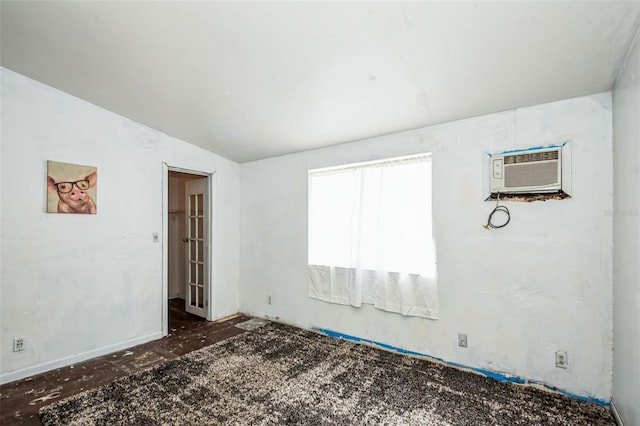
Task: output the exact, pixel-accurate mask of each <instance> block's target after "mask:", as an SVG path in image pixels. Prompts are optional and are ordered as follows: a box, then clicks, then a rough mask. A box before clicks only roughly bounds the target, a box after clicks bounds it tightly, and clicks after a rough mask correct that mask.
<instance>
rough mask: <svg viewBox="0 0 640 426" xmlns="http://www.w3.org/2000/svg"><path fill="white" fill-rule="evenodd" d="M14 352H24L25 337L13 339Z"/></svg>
mask: <svg viewBox="0 0 640 426" xmlns="http://www.w3.org/2000/svg"><path fill="white" fill-rule="evenodd" d="M13 351H14V352H22V351H24V337H14V338H13Z"/></svg>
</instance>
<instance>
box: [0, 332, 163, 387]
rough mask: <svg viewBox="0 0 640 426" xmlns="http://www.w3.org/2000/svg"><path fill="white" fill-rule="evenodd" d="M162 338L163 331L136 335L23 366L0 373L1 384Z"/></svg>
mask: <svg viewBox="0 0 640 426" xmlns="http://www.w3.org/2000/svg"><path fill="white" fill-rule="evenodd" d="M160 338H162V332H157V333H152V334H149V335H146V336H142V337H136V338H135V339H130V340H125V341H124V342H119V343H116V344H115V345H110V346H105V347H102V348H99V349H93V350H91V351H87V352H83V353H81V354H76V355H72V356H69V357H65V358H60V359H57V360H54V361H49V362H45V363H42V364H38V365H34V366H31V367H27V368H23V369H20V370H16V371H11V372H8V373H4V374H0V384H2V385H3V384H5V383H9V382H13V381H16V380H20V379H24V378H25V377H29V376H33V375H35V374H40V373H44V372H46V371H51V370H55V369H56V368H60V367H66V366H68V365H72V364H76V363H78V362H82V361H86V360H88V359H91V358H96V357H99V356H102V355H106V354H110V353H112V352H117V351H120V350H122V349H127V348H130V347H133V346H137V345H141V344H143V343H147V342H150V341H151V340H156V339H160Z"/></svg>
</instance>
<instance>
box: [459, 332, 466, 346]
mask: <svg viewBox="0 0 640 426" xmlns="http://www.w3.org/2000/svg"><path fill="white" fill-rule="evenodd" d="M458 346H460V347H462V348H466V347H467V335H466V334H462V333H460V334H458Z"/></svg>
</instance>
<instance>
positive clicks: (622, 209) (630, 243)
mask: <svg viewBox="0 0 640 426" xmlns="http://www.w3.org/2000/svg"><path fill="white" fill-rule="evenodd" d="M613 107H614V109H613V182H614V199H613V247H614V249H613V253H614V261H613V329H614V346H613V347H614V350H613V390H612V399H613V403H614V406H615V408H616V409H617V411H618V413H619V415H620V417H621V418H622V420H623V421H624V424H625V425H640V166H639V165H640V32H639V33H638V34H637V35H636V40H635V44H634V45H633V47H632V48H631V51H630V56H629V57H628V61H627V63H626V66H625V68H624V70H623V72H622V73H621V75H620V76H619V77H618V79H617V81H616V84H615V87H614V91H613Z"/></svg>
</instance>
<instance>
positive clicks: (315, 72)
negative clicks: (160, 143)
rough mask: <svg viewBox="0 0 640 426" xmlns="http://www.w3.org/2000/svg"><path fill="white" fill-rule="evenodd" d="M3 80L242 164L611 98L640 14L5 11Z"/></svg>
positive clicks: (145, 5)
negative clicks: (13, 77) (74, 100)
mask: <svg viewBox="0 0 640 426" xmlns="http://www.w3.org/2000/svg"><path fill="white" fill-rule="evenodd" d="M0 7H1V9H0V11H1V19H2V21H1V50H0V60H1V64H2V66H3V67H6V68H8V69H11V70H14V71H16V72H18V73H21V74H23V75H26V76H28V77H31V78H34V79H36V80H39V81H41V82H43V83H46V84H48V85H51V86H53V87H56V88H58V89H60V90H63V91H65V92H68V93H70V94H73V95H75V96H78V97H80V98H82V99H85V100H87V101H89V102H92V103H94V104H96V105H99V106H101V107H104V108H106V109H108V110H111V111H114V112H116V113H118V114H121V115H124V116H126V117H129V118H131V119H133V120H136V121H138V122H141V123H144V124H146V125H148V126H150V127H154V128H156V129H159V130H161V131H163V132H165V133H167V134H170V135H172V136H176V137H178V138H181V139H183V140H185V141H187V142H190V143H192V144H194V145H198V146H200V147H202V148H205V149H208V150H211V151H214V152H216V153H218V154H220V155H222V156H224V157H227V158H229V159H231V160H234V161H238V162H245V161H251V160H256V159H260V158H265V157H270V156H275V155H280V154H285V153H290V152H296V151H301V150H306V149H311V148H317V147H322V146H327V145H333V144H338V143H343V142H348V141H353V140H357V139H361V138H365V137H369V136H376V135H381V134H387V133H391V132H396V131H401V130H407V129H411V128H416V127H421V126H426V125H431V124H435V123H441V122H446V121H451V120H456V119H461V118H466V117H472V116H477V115H482V114H487V113H492V112H497V111H503V110H507V109H513V108H517V107H522V106H527V105H534V104H538V103H543V102H550V101H554V100H560V99H566V98H570V97H575V96H581V95H586V94H592V93H598V92H602V91H607V90H610V89H611V87H612V85H613V83H614V81H615V78H616V75H617V72H618V70H619V69H620V67H621V66H622V64H623V62H624V59H625V55H626V52H627V51H628V49H629V46H630V43H631V41H632V39H633V36H634V34H635V32H636V31H637V27H638V23H639V22H640V2H638V1H624V2H616V1H600V2H581V1H570V2H555V1H545V2H522V1H511V2H324V1H311V2H308V1H307V2H212V1H210V2H206V1H204V2H177V1H175V2H161V1H137V2H134V1H106V2H100V1H95V2H94V1H91V2H81V1H51V2H33V1H17V2H14V1H2V3H1V6H0Z"/></svg>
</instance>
